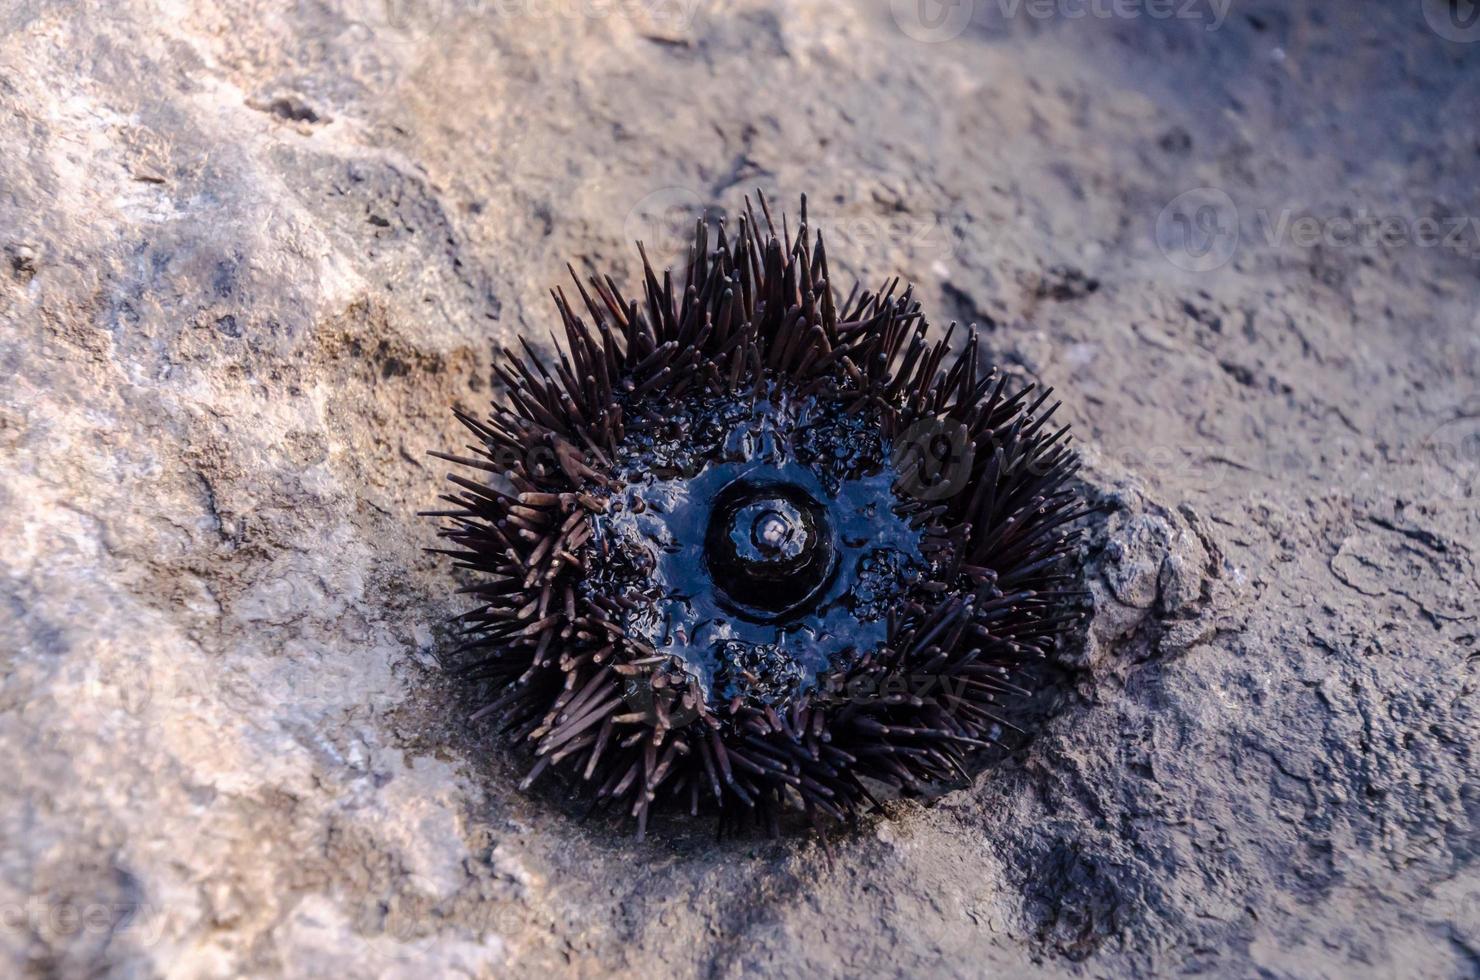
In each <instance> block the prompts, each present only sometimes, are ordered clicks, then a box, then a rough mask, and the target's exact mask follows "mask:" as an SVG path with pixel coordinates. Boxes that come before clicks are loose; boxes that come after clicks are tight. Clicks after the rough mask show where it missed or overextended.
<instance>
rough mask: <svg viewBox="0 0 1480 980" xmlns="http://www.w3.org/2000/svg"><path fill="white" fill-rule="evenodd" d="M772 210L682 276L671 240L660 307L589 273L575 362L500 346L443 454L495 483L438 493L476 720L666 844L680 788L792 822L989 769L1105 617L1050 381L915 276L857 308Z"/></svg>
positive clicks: (648, 286) (699, 246)
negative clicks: (1006, 734)
mask: <svg viewBox="0 0 1480 980" xmlns="http://www.w3.org/2000/svg"><path fill="white" fill-rule="evenodd" d="M761 207H762V210H763V212H764V221H765V231H764V232H762V230H761V228H760V226H759V225H758V223H757V221H756V217H755V214H754V211H753V210H752V209H751V207H750V205H749V204H748V203H747V206H746V213H745V214H744V215H743V216H742V217H741V218H740V220H739V222H738V223H739V230H738V233H737V234H736V235H735V236H734V237H733V239H730V238H727V237H726V234H725V228H724V225H723V223H720V225H719V227H718V231H719V233H718V235H717V236H716V239H715V241H714V242H713V243H712V245H711V241H710V238H709V229H708V226H706V224H705V223H704V222H702V221H700V222H699V223H698V224H697V228H696V233H695V239H694V243H693V247H692V250H691V252H690V261H689V264H688V268H687V272H686V275H685V277H684V280H683V282H682V283H681V284H680V283H678V282H676V281H675V280H674V277H673V275H672V273H671V272H664V273H663V275H662V277H661V278H659V276H658V274H657V273H656V272H655V271H654V269H653V268H652V266H651V264H650V263H649V262H648V260H647V255H646V253H645V252H643V253H642V257H643V272H644V289H643V298H642V300H641V301H637V300H628V299H626V298H625V297H624V296H623V295H622V293H621V292H620V291H619V289H618V288H617V285H616V284H615V283H614V282H613V281H612V280H611V279H610V278H609V277H593V278H591V279H590V280H589V281H588V283H587V284H584V285H583V284H582V283H581V280H580V279H579V277H577V276H576V274H575V271H574V270H571V274H572V277H573V278H575V281H576V289H577V290H578V292H579V304H576V303H572V302H571V301H570V300H569V299H568V298H567V296H566V294H565V293H564V292H563V291H562V290H559V289H557V290H555V291H554V299H555V305H556V308H557V309H558V311H559V313H560V318H561V321H562V323H563V327H564V342H563V344H562V343H560V342H558V341H557V342H556V344H555V346H556V349H557V350H558V351H559V352H560V353H559V354H558V359H557V361H556V362H555V363H553V365H551V366H550V367H548V368H547V367H545V366H544V365H543V364H542V363H541V361H540V359H539V358H538V357H537V356H536V355H535V354H534V352H533V351H532V350H530V348H529V347H528V345H524V355H523V356H520V355H517V354H514V353H511V352H507V351H505V352H502V354H501V355H500V357H499V359H498V363H497V364H496V366H495V369H494V370H495V373H496V374H497V377H498V378H499V380H500V381H501V382H502V384H503V387H504V389H505V400H504V401H503V402H502V403H497V404H495V405H494V406H493V408H492V411H491V413H490V414H489V415H488V416H487V417H486V418H481V419H480V418H475V417H473V416H471V415H469V414H467V413H463V412H458V413H457V417H458V418H459V420H460V421H461V422H462V423H463V425H465V426H466V427H467V429H468V430H469V431H470V432H471V433H472V434H473V436H474V443H473V444H472V445H471V446H469V447H468V449H469V451H470V453H471V455H451V454H440V453H439V454H436V455H439V456H440V457H441V458H443V459H447V460H449V461H451V462H453V463H456V464H459V465H461V466H463V467H467V468H470V469H471V470H474V471H479V472H477V473H474V474H472V475H467V476H465V475H462V474H454V475H452V476H451V477H450V479H451V480H452V482H453V483H454V484H455V486H456V488H457V489H456V491H455V492H454V493H451V494H448V495H446V496H445V497H444V498H443V499H445V500H446V501H448V502H449V503H450V504H451V505H453V509H448V510H440V511H437V512H434V516H437V517H441V518H444V519H445V521H446V523H445V524H444V527H443V529H442V531H441V536H442V537H443V538H445V539H446V540H447V542H448V544H449V546H448V547H446V548H442V549H437V550H438V551H440V552H442V553H444V554H447V555H450V556H452V557H453V558H454V559H455V562H456V565H457V566H458V567H459V568H462V569H466V570H468V571H469V572H471V573H473V575H472V577H471V579H470V581H471V583H472V584H470V585H469V586H468V587H467V588H466V589H465V590H464V591H466V592H468V593H470V594H471V595H472V596H473V597H474V599H475V601H476V603H477V605H476V607H475V608H473V609H471V610H470V611H468V612H466V613H464V614H463V615H462V617H461V624H462V631H463V634H464V639H465V645H464V647H463V654H464V656H465V662H466V665H467V667H466V669H467V673H468V675H469V676H470V677H471V678H473V679H475V680H476V681H478V682H480V683H481V684H483V685H484V687H483V688H482V689H484V690H487V691H490V692H492V696H491V697H492V699H491V700H490V701H489V702H488V703H487V704H486V705H485V706H483V707H482V708H481V710H479V711H478V712H477V715H478V716H479V717H482V716H490V717H492V718H495V719H497V720H498V722H499V723H500V725H501V726H502V727H503V728H504V729H506V730H507V731H509V732H511V733H512V734H513V736H514V737H515V738H516V739H517V740H519V741H522V742H524V743H527V744H528V745H529V746H530V747H531V749H532V750H533V754H534V757H535V760H536V761H535V763H534V765H533V768H532V770H531V771H530V772H529V774H528V777H527V779H526V780H525V784H526V785H528V783H530V782H532V781H533V780H534V779H535V778H536V777H538V776H539V775H540V774H541V773H542V772H544V771H545V770H546V769H549V768H551V767H559V768H563V769H564V770H566V771H567V772H569V773H572V774H573V775H574V776H575V777H577V778H579V779H580V780H584V781H585V782H586V783H587V784H588V785H589V789H590V792H591V794H592V795H593V798H594V800H595V801H597V802H598V803H602V802H604V803H610V804H616V805H619V806H621V807H622V808H623V809H625V810H627V811H628V812H630V813H631V814H632V815H633V816H634V817H635V818H636V820H637V824H638V832H639V834H641V833H643V831H644V829H645V827H646V823H647V819H648V815H649V813H650V812H651V811H652V809H653V808H654V807H655V806H656V805H658V804H659V803H660V802H664V801H668V800H673V801H677V802H679V803H680V804H681V805H683V806H684V807H686V808H687V809H688V810H689V811H690V812H691V813H698V812H699V811H700V809H701V808H704V809H715V810H718V811H719V812H720V814H721V815H722V816H734V815H736V814H743V813H749V812H754V813H755V814H756V816H757V817H758V818H760V820H761V821H762V822H763V823H764V824H765V825H766V826H767V827H768V828H769V829H771V831H772V832H776V831H777V828H778V827H779V815H780V813H781V812H782V811H783V810H784V809H786V808H788V807H789V806H792V807H797V808H799V809H800V810H801V811H803V812H804V813H805V814H806V816H807V817H808V818H810V820H811V822H812V823H813V824H821V823H824V822H825V820H826V818H832V819H833V820H845V819H848V818H850V817H851V816H853V815H854V814H856V813H857V812H858V811H859V810H860V809H861V808H863V807H864V806H865V805H868V804H870V803H872V802H873V797H871V796H870V793H869V790H868V786H867V781H868V780H876V781H879V782H882V783H885V784H891V785H893V786H894V787H897V788H898V789H900V790H901V791H904V792H907V793H908V792H915V791H918V790H920V789H921V788H923V786H924V784H926V783H928V782H931V781H935V780H940V779H947V778H953V777H957V776H964V775H966V765H967V763H968V761H969V758H970V756H971V755H972V753H973V752H975V751H976V750H978V749H982V748H985V747H987V746H989V745H990V744H992V743H993V742H994V741H996V740H997V738H998V737H999V736H1000V735H1001V734H1002V732H1003V729H1004V728H1007V727H1011V726H1010V722H1009V720H1008V718H1007V717H1005V712H1004V710H1003V704H1004V702H1011V701H1012V700H1013V699H1014V698H1015V697H1018V696H1021V695H1024V694H1026V693H1028V692H1027V691H1026V690H1025V689H1024V685H1025V684H1027V683H1029V680H1028V677H1029V675H1028V674H1027V673H1025V671H1024V668H1025V667H1026V666H1028V665H1029V664H1031V663H1032V662H1033V661H1034V660H1035V659H1037V658H1040V657H1041V656H1042V655H1043V654H1044V652H1045V651H1046V650H1047V649H1048V647H1049V646H1050V645H1051V644H1052V643H1053V642H1054V640H1055V638H1056V637H1057V636H1058V635H1059V633H1061V632H1062V631H1063V630H1064V629H1065V628H1066V627H1067V625H1068V624H1069V623H1071V622H1072V621H1073V620H1074V619H1076V618H1078V615H1079V614H1078V612H1077V611H1076V609H1075V607H1074V600H1075V599H1076V598H1077V597H1078V596H1079V595H1081V594H1082V593H1080V592H1079V591H1078V590H1077V588H1076V586H1077V571H1076V569H1074V568H1073V567H1072V562H1071V561H1070V560H1069V559H1070V557H1071V555H1072V554H1073V553H1074V551H1075V548H1076V540H1077V533H1078V532H1077V531H1075V530H1073V527H1072V522H1073V521H1074V520H1075V519H1076V518H1077V517H1079V516H1080V515H1081V514H1082V513H1083V511H1082V509H1081V507H1080V504H1079V501H1078V499H1077V497H1076V495H1075V494H1074V493H1073V491H1072V490H1071V489H1069V486H1068V480H1069V478H1070V477H1071V475H1072V474H1073V473H1074V471H1075V469H1076V466H1077V461H1076V458H1075V455H1074V453H1073V452H1072V450H1071V449H1070V448H1069V440H1068V437H1067V426H1065V427H1058V428H1055V427H1052V426H1051V425H1050V424H1049V419H1050V416H1051V415H1052V413H1053V409H1054V406H1052V405H1049V404H1048V399H1049V397H1050V392H1049V391H1042V392H1037V393H1035V392H1034V390H1033V389H1032V388H1031V387H1030V388H1028V389H1025V390H1019V391H1015V392H1013V393H1011V394H1009V393H1008V391H1007V380H1006V378H1005V377H1003V376H1001V375H1000V374H998V373H997V372H995V371H992V370H989V369H987V368H986V366H985V365H984V364H982V363H981V361H980V359H979V357H978V344H977V337H976V334H975V331H974V330H972V331H970V332H969V335H968V336H967V337H966V343H965V346H964V349H963V352H962V353H961V354H959V355H953V354H952V349H951V346H950V342H951V334H950V332H948V333H947V335H946V337H945V338H944V339H942V340H938V341H936V342H931V341H929V340H927V326H926V321H925V319H924V318H923V316H922V315H921V313H920V309H919V304H918V303H917V302H915V300H914V299H913V293H912V289H911V288H906V289H904V290H903V292H899V283H898V281H897V280H896V281H895V282H893V283H890V284H889V285H887V286H886V287H885V288H884V289H883V290H882V291H880V292H877V293H872V292H867V291H864V292H860V291H859V289H858V288H857V287H855V288H854V290H853V293H852V294H851V295H850V296H849V297H848V299H847V300H846V301H844V302H842V303H839V302H837V300H836V297H835V294H834V291H833V288H832V283H831V280H830V277H829V274H828V265H827V256H826V251H825V248H824V245H823V240H822V236H821V234H818V235H816V237H815V239H811V240H809V238H810V232H809V229H808V225H807V216H806V201H805V198H804V199H803V202H802V215H801V224H800V227H799V230H798V232H797V234H796V236H795V237H794V238H793V237H792V236H791V235H790V234H789V232H787V231H786V230H785V227H784V225H785V222H784V220H783V222H782V224H783V229H782V231H781V234H780V235H779V236H778V234H777V230H776V228H775V226H774V224H773V222H772V218H771V214H770V212H769V209H768V208H767V207H766V202H765V201H764V199H762V201H761ZM638 248H639V251H641V250H642V246H641V244H640V243H639V245H638ZM588 287H589V288H588ZM953 330H954V325H953ZM521 343H522V341H521ZM490 477H496V478H499V479H498V481H497V482H499V483H500V484H501V486H502V489H501V488H500V487H499V486H495V485H494V484H495V481H494V480H493V479H490Z"/></svg>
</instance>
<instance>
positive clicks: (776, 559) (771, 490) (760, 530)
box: [704, 478, 837, 619]
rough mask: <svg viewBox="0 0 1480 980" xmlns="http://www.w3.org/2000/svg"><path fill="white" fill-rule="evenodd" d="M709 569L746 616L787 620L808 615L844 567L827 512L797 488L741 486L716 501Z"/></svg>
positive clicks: (742, 482) (744, 482)
mask: <svg viewBox="0 0 1480 980" xmlns="http://www.w3.org/2000/svg"><path fill="white" fill-rule="evenodd" d="M704 565H705V568H706V569H707V570H708V572H709V576H710V578H711V579H712V580H713V581H714V586H715V588H716V589H717V590H719V593H720V595H721V596H722V597H724V599H725V600H727V602H726V604H727V605H728V606H729V607H730V608H732V609H734V610H735V611H736V612H737V613H738V614H740V615H742V616H749V617H752V618H755V619H784V618H785V617H786V616H787V615H788V614H789V613H793V612H795V611H797V610H800V609H805V608H806V607H807V605H808V603H810V602H811V601H812V600H813V599H814V598H815V597H816V595H817V592H818V590H819V589H821V588H822V587H823V586H824V585H825V584H826V583H827V580H828V578H829V576H830V575H831V574H832V573H833V571H834V570H835V568H836V566H837V547H836V545H835V543H834V541H833V529H832V525H831V523H830V522H829V521H828V518H827V508H826V507H825V506H824V505H823V504H822V503H820V502H819V501H818V500H817V499H816V498H814V497H813V496H812V495H811V494H809V493H808V492H807V491H806V490H804V489H802V488H801V487H799V486H796V485H794V484H789V483H768V482H761V481H755V480H750V479H744V478H742V479H739V480H736V481H735V482H734V483H731V484H730V485H729V486H727V487H725V488H724V489H723V490H721V491H720V492H719V495H718V496H717V497H715V499H714V504H713V510H712V511H711V513H710V518H709V527H708V530H707V531H706V533H705V537H704Z"/></svg>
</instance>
